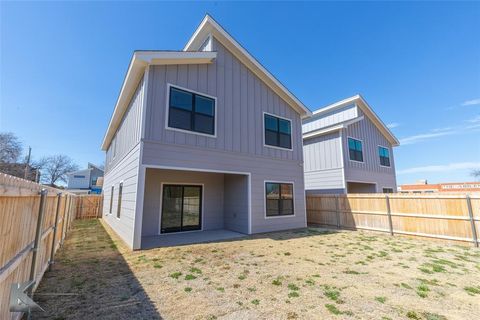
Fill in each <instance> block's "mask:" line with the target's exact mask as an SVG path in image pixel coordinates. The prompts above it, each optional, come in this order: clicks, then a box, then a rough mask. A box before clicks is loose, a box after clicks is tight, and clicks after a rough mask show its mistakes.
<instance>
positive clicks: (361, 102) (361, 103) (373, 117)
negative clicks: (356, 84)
mask: <svg viewBox="0 0 480 320" xmlns="http://www.w3.org/2000/svg"><path fill="white" fill-rule="evenodd" d="M350 104H355V105H357V106H358V107H359V108H360V110H362V111H363V113H364V114H365V116H367V117H368V118H369V119H370V121H372V122H373V124H374V125H375V126H376V127H377V129H378V130H379V131H380V132H381V133H382V134H383V135H384V136H385V138H386V139H387V140H388V141H389V142H390V143H391V144H392V146H394V147H396V146H399V145H400V142H399V141H398V139H397V138H396V137H395V136H394V134H393V133H392V131H390V129H388V127H387V126H386V125H385V124H384V123H383V121H382V120H381V119H380V118H379V117H378V116H377V114H376V113H375V112H374V111H373V109H372V108H371V107H370V105H369V104H368V103H367V101H365V99H364V98H363V97H362V96H361V95H360V94H357V95H354V96H353V97H350V98H346V99H343V100H341V101H338V102H335V103H333V104H331V105H328V106H326V107H324V108H321V109H318V110H316V111H314V112H313V114H312V117H311V118H310V119H315V118H319V117H321V116H323V115H325V114H326V113H329V112H332V111H334V110H337V109H340V108H342V107H345V106H348V105H350ZM336 127H338V129H341V128H342V127H341V126H336ZM326 129H328V128H322V129H320V130H323V131H326ZM329 131H332V130H329Z"/></svg>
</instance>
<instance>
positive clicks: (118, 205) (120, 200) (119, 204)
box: [117, 182, 123, 218]
mask: <svg viewBox="0 0 480 320" xmlns="http://www.w3.org/2000/svg"><path fill="white" fill-rule="evenodd" d="M122 193H123V182H120V185H119V186H118V203H117V218H120V212H121V211H122Z"/></svg>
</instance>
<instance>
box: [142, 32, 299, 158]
mask: <svg viewBox="0 0 480 320" xmlns="http://www.w3.org/2000/svg"><path fill="white" fill-rule="evenodd" d="M212 46H213V51H217V59H216V60H215V61H214V62H213V63H211V64H202V65H195V64H192V65H168V66H152V67H150V68H151V69H150V72H149V73H150V79H149V81H148V83H149V88H148V90H147V92H148V93H147V95H148V97H147V111H146V112H147V113H146V130H145V140H146V141H149V140H150V141H155V142H162V143H167V144H177V145H186V146H192V147H201V148H207V149H216V150H221V151H228V152H233V153H238V154H246V155H251V156H262V157H269V158H275V159H285V160H296V161H302V158H303V154H302V139H301V120H300V116H299V114H298V113H297V112H296V111H295V110H293V109H292V108H291V107H290V106H289V105H288V104H287V103H286V102H285V101H284V100H283V99H281V98H280V97H279V96H278V95H277V94H275V93H274V92H273V91H272V90H271V89H270V88H269V87H268V86H267V85H265V84H264V83H263V81H261V80H260V79H259V78H258V77H257V76H256V75H255V74H253V73H252V72H251V71H250V70H249V69H248V68H247V67H246V66H244V65H243V64H242V63H241V62H240V61H239V60H238V59H237V58H236V57H234V55H233V54H232V53H230V51H228V50H227V49H226V48H225V47H224V46H223V45H221V44H220V43H218V42H217V41H216V40H215V39H213V40H212ZM168 83H170V84H172V85H177V86H180V87H183V88H186V89H190V90H193V91H196V92H199V93H204V94H207V95H210V96H214V97H216V98H217V109H216V110H217V114H216V137H207V136H201V135H195V134H190V133H184V132H179V131H174V130H169V129H166V128H165V124H166V119H165V117H166V108H167V95H168V93H167V84H168ZM263 112H268V113H271V114H274V115H278V116H280V117H284V118H288V119H290V120H292V139H293V141H292V146H293V150H292V151H288V150H279V149H275V148H269V147H264V145H263V134H264V133H263Z"/></svg>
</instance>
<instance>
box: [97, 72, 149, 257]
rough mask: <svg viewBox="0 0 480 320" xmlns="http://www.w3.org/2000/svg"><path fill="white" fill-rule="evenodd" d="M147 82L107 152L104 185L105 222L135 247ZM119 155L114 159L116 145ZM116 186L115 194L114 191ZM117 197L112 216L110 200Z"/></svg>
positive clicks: (138, 88)
mask: <svg viewBox="0 0 480 320" xmlns="http://www.w3.org/2000/svg"><path fill="white" fill-rule="evenodd" d="M143 88H144V81H143V79H141V80H140V82H139V84H138V87H137V89H136V90H135V93H134V94H133V95H132V98H131V100H130V103H129V105H128V108H127V110H126V112H125V114H124V115H123V118H122V121H121V123H120V125H119V127H118V129H117V131H116V133H115V135H114V138H113V139H112V142H111V143H110V146H109V147H108V149H107V155H106V162H105V177H104V181H103V195H104V201H103V219H104V221H105V222H106V223H108V224H109V225H110V226H111V227H112V228H113V229H114V230H115V232H116V233H117V234H118V235H119V236H120V238H122V239H123V241H125V243H126V244H127V245H128V246H129V247H130V248H133V247H134V229H135V211H136V207H137V190H138V180H139V179H138V176H139V166H140V152H141V148H140V138H141V134H142V105H143V98H144V97H143V92H144V90H143ZM114 144H116V145H115V148H116V152H115V157H113V149H112V148H113V145H114ZM121 182H123V191H122V203H121V212H120V218H117V207H118V192H119V185H120V183H121ZM112 186H114V194H113V195H112V194H111V190H112V189H111V188H112ZM112 196H113V205H112V212H111V214H110V213H109V211H110V199H111V197H112Z"/></svg>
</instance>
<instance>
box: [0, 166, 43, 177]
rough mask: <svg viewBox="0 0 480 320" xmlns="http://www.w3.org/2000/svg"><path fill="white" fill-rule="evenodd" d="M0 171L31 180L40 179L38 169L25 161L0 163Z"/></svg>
mask: <svg viewBox="0 0 480 320" xmlns="http://www.w3.org/2000/svg"><path fill="white" fill-rule="evenodd" d="M0 172H3V173H6V174H9V175H11V176H14V177H18V178H22V179H26V180H30V181H33V182H39V181H40V170H39V169H38V168H34V167H32V166H31V165H27V164H25V163H0Z"/></svg>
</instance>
